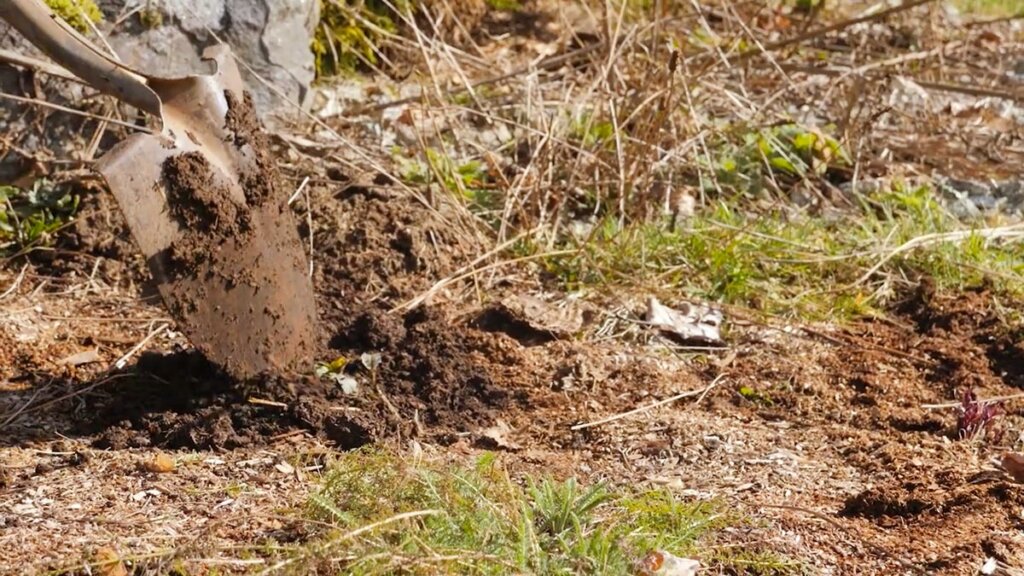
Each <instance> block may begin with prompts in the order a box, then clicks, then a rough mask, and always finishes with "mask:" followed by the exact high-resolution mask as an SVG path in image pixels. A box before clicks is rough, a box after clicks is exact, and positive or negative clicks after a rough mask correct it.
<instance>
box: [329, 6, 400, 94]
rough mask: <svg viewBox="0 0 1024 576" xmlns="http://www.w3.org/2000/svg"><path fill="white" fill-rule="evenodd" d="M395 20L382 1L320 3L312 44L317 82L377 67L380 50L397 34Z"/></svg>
mask: <svg viewBox="0 0 1024 576" xmlns="http://www.w3.org/2000/svg"><path fill="white" fill-rule="evenodd" d="M393 5H394V6H396V7H397V8H398V9H399V10H402V11H407V10H409V7H410V6H411V3H410V1H409V0H397V1H395V2H393ZM393 16H394V15H393V14H392V12H391V8H390V7H389V6H388V4H387V3H386V2H383V1H381V0H365V1H362V0H360V1H354V0H320V21H319V23H318V24H317V27H316V31H315V32H314V35H313V39H312V41H311V43H310V49H311V50H312V51H313V56H314V66H315V70H316V76H317V78H328V77H331V76H337V75H342V74H352V73H354V72H356V71H357V70H359V69H361V68H362V67H363V66H364V65H370V66H376V65H377V64H378V62H379V57H378V48H377V46H378V45H379V44H380V43H381V41H382V40H383V39H384V38H385V37H386V36H387V35H389V34H394V33H395V32H396V31H397V26H396V25H395V20H394V18H393Z"/></svg>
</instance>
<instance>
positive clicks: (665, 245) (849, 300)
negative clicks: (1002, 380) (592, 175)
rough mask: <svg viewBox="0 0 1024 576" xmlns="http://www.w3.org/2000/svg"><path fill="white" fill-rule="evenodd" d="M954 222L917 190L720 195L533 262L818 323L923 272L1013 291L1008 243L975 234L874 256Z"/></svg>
mask: <svg viewBox="0 0 1024 576" xmlns="http://www.w3.org/2000/svg"><path fill="white" fill-rule="evenodd" d="M963 230H967V231H968V232H970V231H969V229H968V228H967V227H966V226H965V225H963V224H962V223H960V222H959V221H958V220H956V219H955V218H954V217H953V216H951V215H950V214H948V213H947V212H946V211H945V210H944V209H943V208H942V207H941V206H940V205H939V204H938V203H937V201H936V200H935V199H934V196H933V192H932V191H931V190H930V189H928V188H915V189H896V190H893V191H888V192H884V193H878V194H875V195H873V196H872V197H869V198H865V199H864V203H863V207H862V209H861V210H851V211H849V212H848V213H847V214H845V215H843V216H840V217H837V218H834V219H824V218H821V217H811V216H807V215H803V214H793V213H792V212H785V213H784V212H775V213H771V212H770V213H763V212H761V213H756V214H748V213H746V212H744V211H742V210H740V209H738V208H736V207H735V203H733V204H728V203H724V202H722V203H719V204H717V205H716V206H713V207H712V208H711V209H710V210H708V211H706V212H704V213H701V214H698V215H696V216H694V217H692V218H691V219H689V220H685V221H683V222H681V223H679V224H678V225H677V227H676V228H675V229H671V228H670V227H669V226H668V225H667V224H666V223H664V222H661V223H640V224H627V225H625V227H623V226H621V225H620V224H618V222H617V221H616V220H613V219H606V220H605V221H603V222H602V223H600V224H599V225H597V226H596V227H595V228H594V229H593V230H592V232H591V233H590V234H589V236H587V237H586V238H582V239H579V240H571V241H566V242H564V244H563V245H562V246H560V248H566V249H575V250H576V251H575V252H574V253H572V254H569V255H561V256H554V257H549V258H547V259H546V260H545V266H546V271H547V272H548V274H550V275H551V276H552V277H553V278H554V279H556V281H557V282H558V283H560V284H561V285H562V287H563V288H565V289H568V290H584V291H597V292H601V291H615V292H617V293H622V292H629V291H644V292H653V293H656V294H657V293H665V292H668V293H671V294H673V295H675V296H680V295H682V296H690V297H696V298H702V299H708V300H711V301H716V302H722V303H726V304H734V305H740V306H745V307H749V308H752V309H754V310H758V311H761V312H764V313H766V314H771V315H777V316H784V317H798V318H805V319H818V320H843V319H847V318H850V317H855V316H859V315H864V314H871V313H873V312H874V311H875V310H876V309H878V308H880V307H882V306H884V305H885V304H887V303H888V302H889V300H890V299H892V298H893V297H894V296H895V294H896V293H897V292H898V288H900V285H910V284H911V283H913V282H915V281H916V279H917V278H919V277H921V276H931V277H932V278H933V279H934V280H935V281H936V285H937V286H938V287H939V288H942V289H950V290H959V289H964V288H968V287H972V286H978V285H981V284H982V283H988V284H990V285H992V286H993V287H994V288H996V289H997V291H1000V292H1002V293H1005V294H1008V295H1010V296H1014V297H1020V296H1022V291H1024V245H1022V243H1021V242H1020V241H1016V242H1009V243H1000V242H987V241H986V240H985V239H984V238H983V237H981V236H980V235H978V234H976V233H969V234H968V236H967V237H966V238H964V239H961V240H960V241H943V242H936V243H931V244H927V245H923V246H920V247H918V248H915V249H912V250H907V251H904V252H900V253H899V254H896V255H894V256H892V257H891V258H889V259H888V260H885V259H886V258H887V257H889V256H891V253H892V251H893V250H895V249H896V248H897V247H899V246H901V245H903V244H904V243H906V242H908V241H910V240H912V239H915V238H919V237H922V236H926V235H931V234H943V233H949V232H955V231H963ZM519 249H520V251H523V252H527V253H529V252H535V251H537V249H536V248H535V247H532V246H520V247H519ZM883 260H885V262H884V264H882V265H881V267H880V268H879V269H878V271H877V272H876V273H874V274H872V275H870V277H867V278H864V275H865V273H866V272H867V271H869V270H870V269H871V268H872V267H873V266H875V265H876V264H878V263H879V262H882V261H883Z"/></svg>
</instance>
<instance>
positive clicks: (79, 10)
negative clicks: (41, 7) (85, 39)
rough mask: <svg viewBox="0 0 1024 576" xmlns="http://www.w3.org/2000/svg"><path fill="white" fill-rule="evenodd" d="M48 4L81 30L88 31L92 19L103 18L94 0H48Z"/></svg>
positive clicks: (55, 12) (66, 20)
mask: <svg viewBox="0 0 1024 576" xmlns="http://www.w3.org/2000/svg"><path fill="white" fill-rule="evenodd" d="M46 4H47V6H49V7H50V10H53V12H54V14H56V15H57V16H60V17H61V18H63V19H64V21H65V22H67V23H68V24H70V25H71V27H72V28H74V29H75V30H78V31H79V32H83V33H84V32H88V31H89V22H90V21H91V22H93V23H96V22H99V21H100V20H102V19H103V13H102V12H100V9H99V6H97V5H96V2H94V1H93V0H46Z"/></svg>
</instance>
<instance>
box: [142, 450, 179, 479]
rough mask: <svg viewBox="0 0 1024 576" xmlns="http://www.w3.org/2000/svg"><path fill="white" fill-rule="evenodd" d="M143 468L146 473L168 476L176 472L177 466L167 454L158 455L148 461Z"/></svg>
mask: <svg viewBox="0 0 1024 576" xmlns="http://www.w3.org/2000/svg"><path fill="white" fill-rule="evenodd" d="M142 467H143V469H145V470H146V472H152V473H154V474H166V473H168V472H173V471H174V468H175V464H174V459H173V458H171V457H170V456H168V455H167V454H157V455H156V456H155V457H154V458H153V459H152V460H148V461H146V462H145V463H144V464H143V465H142Z"/></svg>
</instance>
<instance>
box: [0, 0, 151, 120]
mask: <svg viewBox="0 0 1024 576" xmlns="http://www.w3.org/2000/svg"><path fill="white" fill-rule="evenodd" d="M0 18H2V19H4V20H6V21H7V22H8V23H9V24H10V25H11V26H13V27H14V29H16V30H17V31H18V32H20V33H21V35H22V36H24V37H25V38H26V39H27V40H28V41H29V42H31V43H32V44H34V45H35V46H36V47H37V48H39V49H40V50H42V51H43V52H45V53H46V55H47V56H49V57H50V58H52V59H53V60H54V61H56V62H57V63H58V64H60V65H61V66H63V67H65V68H67V69H68V70H70V71H71V72H72V73H73V74H74V75H76V76H78V77H79V78H81V79H82V80H84V81H85V82H86V83H88V84H89V85H90V86H92V87H93V88H96V89H97V90H99V91H101V92H103V93H105V94H109V95H111V96H113V97H115V98H117V99H118V100H120V101H122V102H124V103H126V104H130V105H132V106H134V107H136V108H139V109H140V110H143V111H145V112H148V113H150V114H153V115H155V116H157V117H161V115H162V112H161V109H162V107H161V104H160V98H159V97H158V96H157V95H156V93H155V92H153V90H152V89H150V87H149V86H147V85H146V81H145V79H144V78H143V77H141V76H139V75H137V74H134V73H133V72H131V71H130V70H129V69H128V68H127V67H125V66H124V65H123V64H120V63H118V62H115V61H113V60H111V59H110V58H108V57H107V56H105V55H103V53H102V52H100V51H99V50H98V49H97V48H96V47H95V46H93V45H92V43H91V42H89V41H88V40H86V39H85V38H84V37H83V36H82V35H81V34H79V33H78V32H76V31H75V30H74V29H73V28H71V27H69V26H68V25H67V24H66V23H65V22H64V21H63V20H61V19H60V18H58V17H57V16H56V15H54V14H53V12H51V11H50V8H49V7H48V6H47V5H46V4H44V3H43V2H42V0H0Z"/></svg>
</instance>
